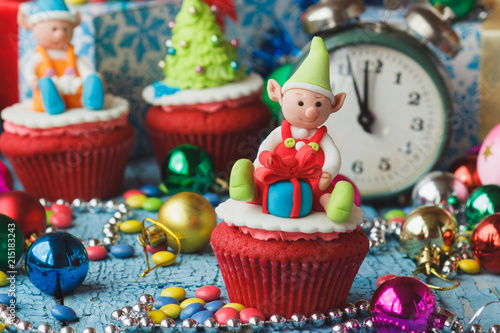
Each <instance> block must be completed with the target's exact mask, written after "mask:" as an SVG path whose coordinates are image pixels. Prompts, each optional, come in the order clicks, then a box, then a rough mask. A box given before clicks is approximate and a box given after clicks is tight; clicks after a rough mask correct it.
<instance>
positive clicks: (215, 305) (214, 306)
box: [205, 301, 225, 313]
mask: <svg viewBox="0 0 500 333" xmlns="http://www.w3.org/2000/svg"><path fill="white" fill-rule="evenodd" d="M224 305H225V303H224V302H223V301H213V302H210V303H207V304H206V305H205V309H206V310H208V311H210V312H212V313H216V312H217V311H219V310H220V309H222V307H223V306H224Z"/></svg>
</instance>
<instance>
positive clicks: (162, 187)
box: [158, 183, 169, 194]
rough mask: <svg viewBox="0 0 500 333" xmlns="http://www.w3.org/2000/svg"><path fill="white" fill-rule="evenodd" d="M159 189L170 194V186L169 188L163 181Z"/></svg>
mask: <svg viewBox="0 0 500 333" xmlns="http://www.w3.org/2000/svg"><path fill="white" fill-rule="evenodd" d="M158 189H159V190H160V191H161V192H162V193H163V194H168V193H169V191H168V188H167V185H165V184H164V183H161V184H160V186H158Z"/></svg>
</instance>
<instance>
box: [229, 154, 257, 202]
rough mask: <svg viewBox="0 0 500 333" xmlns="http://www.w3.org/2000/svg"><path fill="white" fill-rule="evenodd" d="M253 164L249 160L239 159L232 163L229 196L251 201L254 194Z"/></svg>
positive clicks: (237, 199)
mask: <svg viewBox="0 0 500 333" xmlns="http://www.w3.org/2000/svg"><path fill="white" fill-rule="evenodd" d="M253 171H254V166H253V163H252V162H251V161H250V160H247V159H240V160H238V161H236V163H234V166H233V169H232V170H231V176H230V177H229V196H230V197H231V198H232V199H233V200H236V201H251V200H253V197H254V194H255V182H254V180H253Z"/></svg>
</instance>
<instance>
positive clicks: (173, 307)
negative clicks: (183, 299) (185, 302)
mask: <svg viewBox="0 0 500 333" xmlns="http://www.w3.org/2000/svg"><path fill="white" fill-rule="evenodd" d="M160 311H163V312H165V313H166V314H167V317H168V318H170V319H177V318H179V315H180V314H181V311H182V309H181V307H180V306H179V305H177V304H167V305H164V306H162V307H161V308H160Z"/></svg>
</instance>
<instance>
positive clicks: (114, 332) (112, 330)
mask: <svg viewBox="0 0 500 333" xmlns="http://www.w3.org/2000/svg"><path fill="white" fill-rule="evenodd" d="M118 332H120V328H119V327H118V326H116V325H108V326H106V327H105V328H104V333H118Z"/></svg>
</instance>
